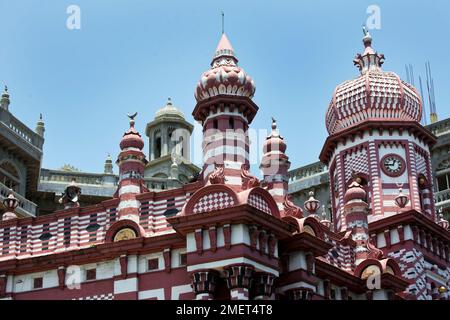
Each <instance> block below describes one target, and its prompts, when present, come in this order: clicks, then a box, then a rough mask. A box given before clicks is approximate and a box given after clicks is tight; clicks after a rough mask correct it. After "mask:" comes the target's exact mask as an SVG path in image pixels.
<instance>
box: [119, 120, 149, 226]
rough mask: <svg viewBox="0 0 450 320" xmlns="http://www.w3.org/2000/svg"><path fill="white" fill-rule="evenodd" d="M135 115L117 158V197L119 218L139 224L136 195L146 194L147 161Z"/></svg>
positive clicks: (123, 138)
mask: <svg viewBox="0 0 450 320" xmlns="http://www.w3.org/2000/svg"><path fill="white" fill-rule="evenodd" d="M136 115H137V113H135V114H134V115H128V117H129V118H130V129H128V131H127V132H125V133H124V135H123V137H122V140H121V141H120V149H121V152H120V154H119V156H118V158H117V162H116V163H117V165H118V166H119V179H120V180H119V187H118V189H117V192H116V196H118V197H119V199H120V202H119V207H118V209H117V211H118V217H119V220H122V219H129V220H133V221H134V222H136V223H138V224H139V207H140V204H139V201H138V200H136V195H137V194H140V193H142V192H146V191H147V189H146V187H145V184H144V169H145V164H146V163H147V160H146V159H145V154H144V153H143V152H142V149H143V148H144V141H143V140H142V138H141V135H140V134H139V132H137V131H136V129H135V128H134V124H135V121H134V118H135V117H136Z"/></svg>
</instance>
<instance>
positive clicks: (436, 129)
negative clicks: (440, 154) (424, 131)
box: [427, 118, 450, 136]
mask: <svg viewBox="0 0 450 320" xmlns="http://www.w3.org/2000/svg"><path fill="white" fill-rule="evenodd" d="M427 128H428V130H430V131H431V132H432V133H433V134H434V135H435V136H441V135H444V134H446V133H450V118H448V119H444V120H441V121H438V122H436V123H433V124H430V125H428V126H427Z"/></svg>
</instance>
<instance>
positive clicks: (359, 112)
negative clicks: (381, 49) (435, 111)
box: [326, 29, 422, 134]
mask: <svg viewBox="0 0 450 320" xmlns="http://www.w3.org/2000/svg"><path fill="white" fill-rule="evenodd" d="M364 34H365V36H364V38H363V43H364V47H365V49H364V52H363V53H362V54H358V55H356V57H355V59H354V60H353V62H354V64H355V66H357V67H358V69H359V71H360V72H361V74H360V76H359V77H357V78H356V79H352V80H349V81H345V82H344V83H342V84H340V85H339V86H337V88H336V89H335V92H334V95H333V98H332V100H331V103H330V106H329V108H328V111H327V114H326V126H327V130H328V133H329V134H334V133H337V132H340V131H342V130H344V129H346V128H349V127H353V126H356V125H358V124H359V123H362V122H365V121H368V120H375V121H417V122H420V120H421V118H422V102H421V98H420V95H419V94H418V91H417V90H416V88H414V87H413V86H412V85H410V84H408V83H406V82H404V81H403V80H401V79H400V77H399V76H398V75H397V74H395V73H394V72H388V71H383V70H382V69H381V66H382V64H383V62H384V55H383V54H378V53H377V52H376V51H375V50H374V49H373V48H372V37H371V36H370V34H369V32H368V31H366V30H365V29H364Z"/></svg>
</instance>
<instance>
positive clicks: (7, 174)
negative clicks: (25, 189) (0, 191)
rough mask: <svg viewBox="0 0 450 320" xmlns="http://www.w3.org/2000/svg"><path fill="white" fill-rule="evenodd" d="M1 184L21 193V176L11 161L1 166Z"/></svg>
mask: <svg viewBox="0 0 450 320" xmlns="http://www.w3.org/2000/svg"><path fill="white" fill-rule="evenodd" d="M0 182H1V183H3V184H4V185H5V186H6V187H8V188H10V189H12V190H14V191H16V192H19V188H20V176H19V172H18V170H17V168H16V166H15V165H13V164H12V163H11V162H9V161H4V162H2V163H1V164H0Z"/></svg>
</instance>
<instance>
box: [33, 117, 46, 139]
mask: <svg viewBox="0 0 450 320" xmlns="http://www.w3.org/2000/svg"><path fill="white" fill-rule="evenodd" d="M35 131H36V133H37V134H38V135H40V136H41V137H44V132H45V124H44V120H42V113H40V114H39V120H38V121H37V123H36V129H35Z"/></svg>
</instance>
